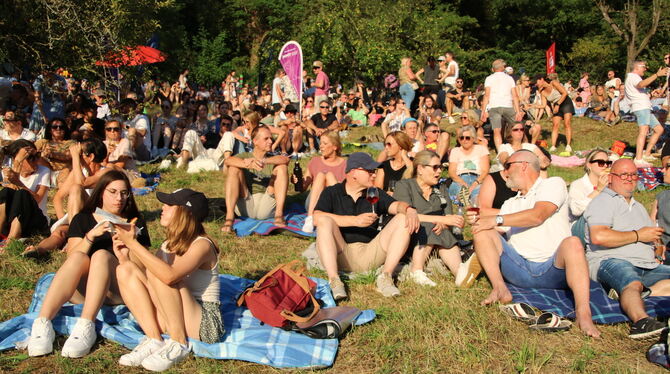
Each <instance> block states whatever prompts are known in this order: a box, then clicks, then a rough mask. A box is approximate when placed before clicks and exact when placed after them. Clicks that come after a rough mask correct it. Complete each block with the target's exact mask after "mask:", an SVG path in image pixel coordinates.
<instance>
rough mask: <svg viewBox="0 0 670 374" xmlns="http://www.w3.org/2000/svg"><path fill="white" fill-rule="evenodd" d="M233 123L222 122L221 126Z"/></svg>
mask: <svg viewBox="0 0 670 374" xmlns="http://www.w3.org/2000/svg"><path fill="white" fill-rule="evenodd" d="M232 125H233V124H232V123H230V122H221V126H232Z"/></svg>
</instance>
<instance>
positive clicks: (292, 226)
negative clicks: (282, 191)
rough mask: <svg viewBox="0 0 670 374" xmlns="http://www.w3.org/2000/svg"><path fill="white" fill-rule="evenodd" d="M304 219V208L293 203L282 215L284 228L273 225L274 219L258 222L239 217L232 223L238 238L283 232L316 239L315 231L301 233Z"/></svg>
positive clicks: (305, 216)
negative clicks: (284, 222)
mask: <svg viewBox="0 0 670 374" xmlns="http://www.w3.org/2000/svg"><path fill="white" fill-rule="evenodd" d="M305 218H307V215H306V214H305V207H304V206H302V205H301V204H298V203H294V204H291V206H289V207H288V209H287V211H286V214H285V215H284V220H285V221H286V226H285V227H279V226H277V225H275V224H274V218H268V219H263V220H258V219H253V218H249V217H240V218H238V219H236V220H235V222H234V223H233V230H235V233H236V234H237V236H239V237H243V236H248V235H251V234H257V235H270V234H271V233H272V232H273V231H275V230H283V231H286V232H289V233H292V234H296V235H300V236H306V237H316V230H315V231H313V232H311V233H307V232H304V231H302V226H303V225H304V224H305Z"/></svg>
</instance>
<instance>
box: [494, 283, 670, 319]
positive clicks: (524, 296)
mask: <svg viewBox="0 0 670 374" xmlns="http://www.w3.org/2000/svg"><path fill="white" fill-rule="evenodd" d="M507 287H508V288H509V290H510V292H511V293H512V297H513V299H514V302H515V303H526V304H528V305H531V306H533V307H535V308H537V309H539V310H542V311H545V312H553V313H556V314H558V315H559V316H561V317H565V318H571V319H574V318H575V301H574V298H573V296H572V291H570V290H552V289H539V288H521V287H516V286H513V285H511V284H507ZM590 301H591V313H592V314H593V322H595V323H600V324H613V323H620V322H627V321H629V319H628V317H626V315H625V314H623V311H622V310H621V306H620V305H619V302H618V301H615V300H612V299H610V298H609V297H607V294H606V293H605V290H604V289H603V287H602V286H601V285H600V284H599V283H597V282H594V281H591V300H590ZM644 304H645V307H646V309H647V313H648V314H649V315H650V316H652V317H668V316H670V297H649V298H647V299H645V301H644Z"/></svg>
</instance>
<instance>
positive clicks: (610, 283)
mask: <svg viewBox="0 0 670 374" xmlns="http://www.w3.org/2000/svg"><path fill="white" fill-rule="evenodd" d="M664 279H670V266H668V265H658V266H657V267H655V268H653V269H643V268H639V267H637V266H634V265H633V264H631V263H630V262H628V261H626V260H621V259H618V258H610V259H607V260H603V261H602V262H601V263H600V267H599V268H598V282H600V283H602V284H603V285H605V286H607V287H610V288H613V289H615V290H616V292H618V293H619V295H621V292H622V291H623V290H624V288H626V287H627V286H628V285H629V284H631V283H633V282H635V281H638V282H642V284H643V285H644V286H645V287H651V286H653V285H654V284H655V283H656V282H658V281H661V280H664Z"/></svg>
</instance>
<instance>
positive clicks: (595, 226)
mask: <svg viewBox="0 0 670 374" xmlns="http://www.w3.org/2000/svg"><path fill="white" fill-rule="evenodd" d="M637 179H638V175H637V168H636V166H635V163H634V162H633V161H632V160H630V159H620V160H618V161H616V162H615V163H614V164H613V165H612V172H611V173H610V174H609V186H608V187H606V188H605V189H604V190H603V191H602V192H601V193H600V194H599V195H598V196H596V197H595V198H594V199H593V200H592V201H591V203H590V204H589V206H588V207H587V208H586V212H584V217H585V218H586V223H587V225H588V228H589V229H588V230H587V232H586V241H587V248H588V252H587V253H586V258H587V259H588V261H589V268H590V270H591V279H593V280H595V281H598V282H600V283H602V284H603V286H605V288H610V289H611V290H613V291H610V295H611V296H615V295H616V297H617V298H618V299H619V302H620V303H621V309H623V311H624V313H626V315H627V316H628V317H629V318H630V319H631V321H633V324H632V326H631V328H630V333H629V334H628V337H629V338H632V339H647V338H653V337H657V336H658V335H660V334H661V332H662V331H663V330H664V329H665V328H666V324H664V323H661V322H659V321H657V320H655V319H652V318H650V317H649V316H648V315H647V313H646V312H645V309H644V302H643V301H642V299H643V298H644V297H645V296H649V294H650V292H649V291H651V295H653V296H670V280H669V278H670V266H667V265H659V263H658V262H657V261H656V259H655V258H654V243H655V242H657V241H659V240H660V238H661V234H662V233H663V228H662V227H655V226H654V223H653V222H652V221H651V218H649V214H647V210H646V209H645V207H644V205H642V204H640V203H639V202H638V201H636V200H635V199H634V198H633V192H634V191H635V187H636V185H637ZM647 287H649V289H647ZM615 292H616V294H615ZM643 295H645V296H643Z"/></svg>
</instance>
